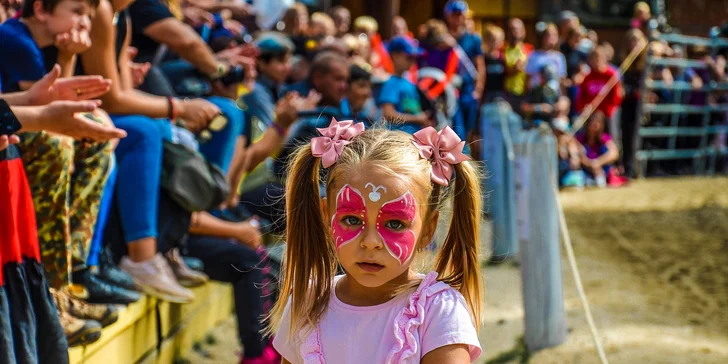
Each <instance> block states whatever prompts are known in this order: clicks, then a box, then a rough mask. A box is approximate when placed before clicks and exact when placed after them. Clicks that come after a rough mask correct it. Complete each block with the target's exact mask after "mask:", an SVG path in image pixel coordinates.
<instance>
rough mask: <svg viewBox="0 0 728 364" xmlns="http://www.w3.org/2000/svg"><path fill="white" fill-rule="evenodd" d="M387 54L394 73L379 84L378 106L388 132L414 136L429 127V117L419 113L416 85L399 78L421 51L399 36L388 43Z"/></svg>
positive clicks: (418, 96) (420, 107)
mask: <svg viewBox="0 0 728 364" xmlns="http://www.w3.org/2000/svg"><path fill="white" fill-rule="evenodd" d="M389 54H390V55H391V57H392V63H393V64H394V74H392V76H391V77H390V78H389V80H387V81H386V82H384V84H383V85H382V88H381V91H380V93H379V97H378V99H377V106H379V108H381V109H382V117H384V118H385V119H386V120H387V122H388V123H387V125H388V127H389V128H390V129H393V130H401V131H404V132H405V133H409V134H414V133H415V132H417V131H418V130H420V129H422V128H424V127H426V126H429V125H430V116H429V115H427V114H426V113H424V112H422V106H421V105H420V94H419V92H418V91H417V86H415V85H414V84H413V83H412V82H410V81H409V80H407V79H405V78H403V77H402V76H403V75H404V73H405V72H407V71H408V70H410V68H412V66H413V65H414V64H415V62H416V61H417V57H418V56H420V55H421V54H422V49H420V47H419V46H418V45H417V44H416V43H415V41H414V40H411V39H408V38H405V37H401V36H400V37H395V38H393V39H392V41H391V42H390V43H389Z"/></svg>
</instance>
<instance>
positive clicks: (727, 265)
mask: <svg viewBox="0 0 728 364" xmlns="http://www.w3.org/2000/svg"><path fill="white" fill-rule="evenodd" d="M561 200H562V202H563V204H564V208H565V210H566V217H567V224H568V227H569V232H570V234H571V237H572V241H573V244H574V250H575V254H576V257H577V263H578V266H579V269H580V272H581V277H582V281H583V283H584V287H585V290H586V294H587V296H588V298H589V302H590V304H591V308H592V312H593V315H594V319H595V321H596V325H597V327H598V329H599V334H600V340H601V341H602V343H603V345H604V347H605V350H606V353H607V357H608V359H609V361H610V362H611V363H660V364H662V363H665V364H672V363H675V364H677V363H680V364H682V363H706V364H707V363H716V364H717V363H728V314H726V313H728V178H711V179H702V178H691V179H671V180H648V181H640V182H637V183H634V184H633V185H632V186H629V187H627V188H622V189H617V190H587V191H573V192H564V193H562V194H561ZM486 235H487V234H486ZM562 266H563V277H564V299H565V303H566V304H565V307H566V310H567V320H568V325H569V329H570V332H569V336H568V339H567V341H566V342H565V343H564V344H562V345H560V346H558V347H556V348H550V349H545V350H542V351H540V352H537V353H530V359H527V361H526V360H524V358H526V357H528V354H524V351H523V350H522V348H521V347H520V345H519V344H518V343H519V338H520V337H522V335H523V310H522V302H521V288H520V287H521V285H520V273H519V269H518V268H517V267H515V266H514V265H512V264H509V263H505V264H502V265H499V266H495V267H488V268H485V269H484V273H485V275H486V286H487V287H486V291H487V292H486V296H487V308H486V322H485V325H484V327H483V328H482V330H481V335H480V336H481V343H482V346H483V349H484V355H483V357H482V358H481V360H479V363H490V364H495V363H519V362H528V363H533V364H542V363H543V364H550V363H554V364H556V363H559V364H569V363H574V364H576V363H578V364H582V363H583V364H590V363H598V362H599V359H598V357H597V355H596V352H595V349H594V344H593V341H592V338H591V335H590V332H589V329H588V327H587V325H586V320H585V319H584V313H583V310H582V307H581V303H580V301H579V299H578V296H577V293H576V289H575V288H574V281H573V278H572V272H571V269H570V267H569V266H568V264H567V261H566V259H565V257H564V259H563V260H562ZM212 334H213V335H214V336H215V338H216V339H217V341H218V343H217V344H216V345H203V347H202V348H203V351H206V352H207V353H209V354H210V355H212V356H213V357H211V358H210V357H208V358H204V357H203V356H201V355H199V353H196V354H194V355H193V357H190V358H189V359H190V361H191V362H192V363H235V362H236V357H235V355H234V353H235V352H236V351H237V350H239V348H238V346H237V340H236V334H235V325H234V319H233V318H231V319H230V320H228V321H226V322H225V323H223V324H222V325H221V326H220V327H218V328H216V329H215V330H213V332H212Z"/></svg>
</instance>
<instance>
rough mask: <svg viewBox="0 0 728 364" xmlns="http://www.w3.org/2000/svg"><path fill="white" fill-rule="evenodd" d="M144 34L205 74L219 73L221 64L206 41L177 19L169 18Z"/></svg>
mask: <svg viewBox="0 0 728 364" xmlns="http://www.w3.org/2000/svg"><path fill="white" fill-rule="evenodd" d="M144 34H145V35H146V36H148V37H149V38H152V39H154V40H155V41H157V42H158V43H161V44H165V45H166V46H167V47H169V49H171V50H172V51H173V52H175V53H177V54H179V55H180V56H181V57H182V58H184V59H185V60H186V61H188V62H190V63H192V64H193V65H194V66H195V67H196V68H197V69H198V70H200V71H201V72H203V73H204V74H206V75H212V74H215V73H216V72H217V68H218V65H219V64H220V62H219V61H218V60H217V59H216V58H215V54H214V53H212V50H211V49H210V47H208V46H207V44H205V41H203V40H202V38H200V36H199V35H198V34H197V33H195V31H194V30H193V29H192V28H191V27H190V26H188V25H187V24H185V23H182V22H181V21H179V20H177V19H175V18H167V19H164V20H160V21H158V22H156V23H154V24H152V25H150V26H148V27H147V28H146V29H145V30H144Z"/></svg>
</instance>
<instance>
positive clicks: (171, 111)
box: [167, 97, 179, 120]
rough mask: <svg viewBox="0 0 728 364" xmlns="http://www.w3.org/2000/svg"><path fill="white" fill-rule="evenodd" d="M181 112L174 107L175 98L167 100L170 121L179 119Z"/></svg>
mask: <svg viewBox="0 0 728 364" xmlns="http://www.w3.org/2000/svg"><path fill="white" fill-rule="evenodd" d="M178 112H179V110H177V109H176V108H175V107H174V97H168V98H167V118H169V119H170V120H174V119H177V116H179V115H178Z"/></svg>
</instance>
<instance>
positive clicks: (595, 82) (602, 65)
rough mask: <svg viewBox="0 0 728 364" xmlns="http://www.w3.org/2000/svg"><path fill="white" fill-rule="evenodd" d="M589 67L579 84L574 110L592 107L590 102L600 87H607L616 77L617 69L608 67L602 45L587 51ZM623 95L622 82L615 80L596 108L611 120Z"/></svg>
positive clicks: (620, 103)
mask: <svg viewBox="0 0 728 364" xmlns="http://www.w3.org/2000/svg"><path fill="white" fill-rule="evenodd" d="M589 68H590V69H591V71H590V72H589V73H588V74H587V75H586V77H584V81H583V82H582V83H581V85H580V86H579V94H578V95H579V96H578V98H577V102H576V110H577V111H579V112H582V111H584V109H585V108H586V107H587V106H588V107H592V105H591V103H592V102H594V100H595V99H596V97H597V95H599V93H600V92H601V91H602V89H603V88H604V87H607V85H608V84H609V81H610V80H611V79H612V78H614V77H618V76H617V71H616V70H614V69H613V68H611V67H609V62H608V61H607V54H606V52H605V50H604V48H602V47H597V48H596V49H595V50H593V51H591V53H589ZM623 97H624V91H623V90H622V82H621V81H616V84H615V85H614V87H613V88H612V89H611V90H610V91H609V93H607V95H606V97H605V98H604V100H603V101H602V102H601V103H600V104H599V106H598V107H597V109H598V110H600V111H601V112H603V113H604V115H606V116H607V118H608V119H609V120H611V119H612V116H614V113H615V112H616V111H617V109H618V108H619V107H620V105H622V98H623Z"/></svg>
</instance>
